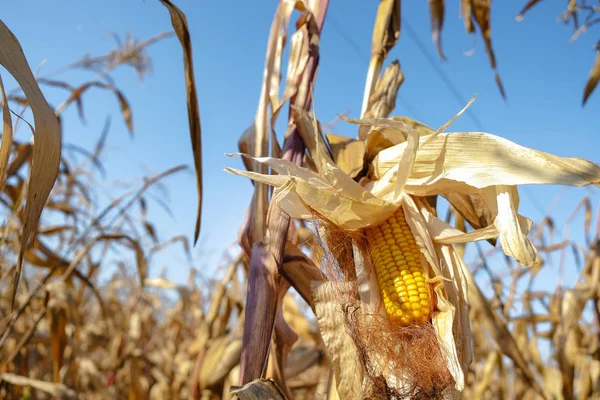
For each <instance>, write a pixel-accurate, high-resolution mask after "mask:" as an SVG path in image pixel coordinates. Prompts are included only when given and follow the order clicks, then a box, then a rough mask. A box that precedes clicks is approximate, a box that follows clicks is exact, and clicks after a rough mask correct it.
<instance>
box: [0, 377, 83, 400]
mask: <svg viewBox="0 0 600 400" xmlns="http://www.w3.org/2000/svg"><path fill="white" fill-rule="evenodd" d="M2 381H4V382H8V383H10V384H12V385H15V386H28V387H31V388H33V389H36V390H39V391H41V392H44V393H47V394H49V395H51V396H54V397H56V398H57V399H58V400H76V399H77V398H78V397H77V393H75V392H74V391H73V390H71V389H69V388H68V387H66V386H65V385H63V384H62V383H50V382H44V381H41V380H37V379H31V378H27V377H25V376H20V375H15V374H11V373H4V374H0V382H2Z"/></svg>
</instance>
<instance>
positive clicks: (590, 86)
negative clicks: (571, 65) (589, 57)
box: [582, 43, 600, 105]
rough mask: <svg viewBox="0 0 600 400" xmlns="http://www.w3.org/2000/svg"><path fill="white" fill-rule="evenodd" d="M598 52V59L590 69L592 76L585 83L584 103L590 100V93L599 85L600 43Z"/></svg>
mask: <svg viewBox="0 0 600 400" xmlns="http://www.w3.org/2000/svg"><path fill="white" fill-rule="evenodd" d="M597 47H598V54H596V61H594V66H593V67H592V70H591V71H590V76H589V78H588V80H587V82H586V84H585V88H584V89H583V101H582V105H585V103H586V102H587V101H588V99H589V97H590V95H591V94H592V92H593V91H594V89H596V86H597V85H598V81H599V80H600V43H598V45H597Z"/></svg>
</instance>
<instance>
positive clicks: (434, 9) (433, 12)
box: [428, 0, 446, 61]
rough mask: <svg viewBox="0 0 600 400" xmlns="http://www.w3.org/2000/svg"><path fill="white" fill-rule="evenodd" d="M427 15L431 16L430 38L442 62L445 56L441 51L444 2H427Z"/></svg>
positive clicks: (430, 0) (435, 0)
mask: <svg viewBox="0 0 600 400" xmlns="http://www.w3.org/2000/svg"><path fill="white" fill-rule="evenodd" d="M428 3H429V14H430V16H431V37H432V39H433V43H434V45H435V48H436V49H437V52H438V55H439V56H440V58H441V59H442V60H444V61H446V56H445V55H444V50H442V36H441V34H442V28H443V26H444V8H445V5H444V0H429V1H428Z"/></svg>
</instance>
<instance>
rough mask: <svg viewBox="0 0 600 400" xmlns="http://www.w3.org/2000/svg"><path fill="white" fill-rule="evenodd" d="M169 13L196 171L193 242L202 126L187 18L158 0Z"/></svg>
mask: <svg viewBox="0 0 600 400" xmlns="http://www.w3.org/2000/svg"><path fill="white" fill-rule="evenodd" d="M160 2H161V3H162V4H163V5H164V6H165V7H166V8H167V9H168V10H169V13H170V14H171V24H172V25H173V29H174V30H175V33H176V34H177V38H179V42H180V43H181V47H182V48H183V66H184V74H185V87H186V97H187V106H188V121H189V125H190V138H191V142H192V152H193V154H194V169H195V171H196V189H197V191H198V211H197V213H196V228H195V230H194V243H196V242H197V241H198V237H199V236H200V222H201V218H202V128H201V125H200V108H199V107H198V93H197V92H196V80H195V79H194V63H193V56H192V42H191V39H190V32H189V29H188V25H187V19H186V17H185V14H184V13H183V11H181V10H180V9H179V8H178V7H177V6H176V5H174V4H173V3H172V2H171V1H170V0H160Z"/></svg>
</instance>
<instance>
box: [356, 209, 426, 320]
mask: <svg viewBox="0 0 600 400" xmlns="http://www.w3.org/2000/svg"><path fill="white" fill-rule="evenodd" d="M366 236H367V242H368V245H369V249H370V253H371V258H372V261H373V264H374V266H375V272H376V274H377V283H378V284H379V289H380V291H381V296H382V298H383V303H384V307H385V310H386V313H387V315H388V317H389V318H390V320H391V321H393V322H396V323H399V324H400V325H402V326H410V325H420V324H424V323H425V322H427V321H428V320H429V318H430V316H431V312H432V304H431V299H432V294H431V292H430V284H429V282H428V280H427V277H426V276H425V274H424V270H423V266H422V264H421V259H420V256H419V254H420V252H419V248H418V247H417V244H416V242H415V238H414V236H413V234H412V232H411V230H410V227H409V226H408V223H407V222H406V218H405V216H404V211H403V210H402V207H399V208H398V210H397V211H396V212H395V213H394V215H393V216H391V217H390V218H388V220H387V221H385V222H384V223H382V224H380V225H378V226H375V227H372V228H368V229H366Z"/></svg>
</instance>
